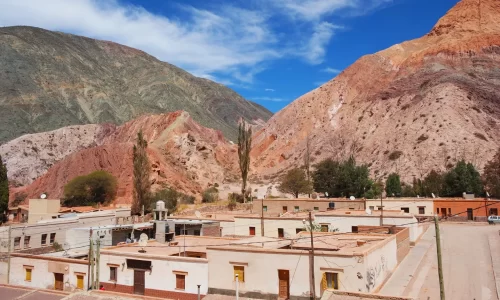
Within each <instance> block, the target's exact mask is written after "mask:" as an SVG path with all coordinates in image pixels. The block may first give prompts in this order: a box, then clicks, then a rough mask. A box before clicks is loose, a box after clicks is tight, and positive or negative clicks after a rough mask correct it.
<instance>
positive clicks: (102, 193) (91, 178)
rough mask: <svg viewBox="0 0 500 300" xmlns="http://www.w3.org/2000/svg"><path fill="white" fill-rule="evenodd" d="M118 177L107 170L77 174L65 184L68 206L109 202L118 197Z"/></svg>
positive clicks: (64, 199)
mask: <svg viewBox="0 0 500 300" xmlns="http://www.w3.org/2000/svg"><path fill="white" fill-rule="evenodd" d="M116 190H117V182H116V178H115V177H114V176H113V175H111V174H110V173H108V172H106V171H95V172H92V173H90V174H88V175H83V176H77V177H75V178H73V179H72V180H71V181H70V182H68V183H67V184H66V185H65V186H64V198H63V202H64V205H66V206H81V205H95V204H97V203H100V204H108V203H110V202H111V201H113V200H114V199H115V197H116Z"/></svg>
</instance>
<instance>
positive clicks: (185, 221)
mask: <svg viewBox="0 0 500 300" xmlns="http://www.w3.org/2000/svg"><path fill="white" fill-rule="evenodd" d="M165 221H167V222H174V223H175V224H186V225H196V224H213V223H218V222H220V221H219V220H210V219H196V218H194V219H179V218H177V217H174V218H171V219H167V220H165Z"/></svg>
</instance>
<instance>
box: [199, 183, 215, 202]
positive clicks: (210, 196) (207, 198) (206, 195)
mask: <svg viewBox="0 0 500 300" xmlns="http://www.w3.org/2000/svg"><path fill="white" fill-rule="evenodd" d="M201 200H202V202H204V203H213V202H217V201H218V200H219V191H218V190H217V189H216V188H215V187H211V188H208V189H206V190H204V191H203V193H202V194H201Z"/></svg>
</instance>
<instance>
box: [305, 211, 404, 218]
mask: <svg viewBox="0 0 500 300" xmlns="http://www.w3.org/2000/svg"><path fill="white" fill-rule="evenodd" d="M381 214H382V211H381V210H372V211H371V213H370V214H367V213H366V211H364V210H329V211H325V212H318V213H316V214H315V216H318V217H320V216H335V217H373V218H375V217H376V218H379V217H380V215H381ZM384 217H394V218H413V215H412V214H410V213H405V212H403V211H402V210H384Z"/></svg>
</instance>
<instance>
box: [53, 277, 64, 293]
mask: <svg viewBox="0 0 500 300" xmlns="http://www.w3.org/2000/svg"><path fill="white" fill-rule="evenodd" d="M54 290H58V291H62V290H64V274H62V273H54Z"/></svg>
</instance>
